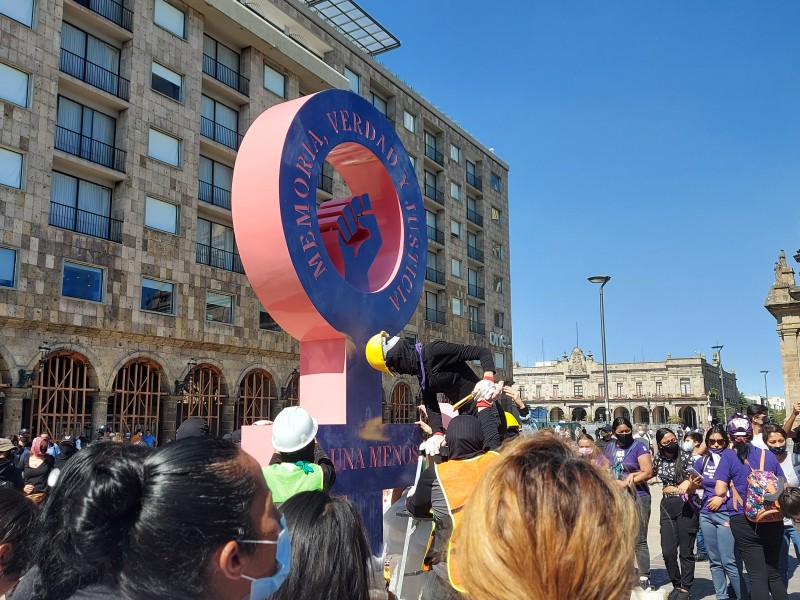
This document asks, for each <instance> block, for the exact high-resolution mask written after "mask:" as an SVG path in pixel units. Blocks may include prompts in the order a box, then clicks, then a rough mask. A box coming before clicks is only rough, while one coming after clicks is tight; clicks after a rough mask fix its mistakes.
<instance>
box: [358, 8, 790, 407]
mask: <svg viewBox="0 0 800 600" xmlns="http://www.w3.org/2000/svg"><path fill="white" fill-rule="evenodd" d="M361 4H362V6H363V7H364V8H365V9H366V10H367V11H369V12H370V13H371V14H372V15H373V16H374V17H376V18H377V19H378V20H380V21H381V22H382V23H383V24H384V25H385V26H386V27H387V28H388V29H389V30H390V31H391V32H392V33H394V34H395V35H396V36H397V37H398V38H400V40H401V41H402V43H403V45H402V46H401V47H400V48H399V49H397V50H393V51H391V52H389V53H387V54H385V55H382V56H380V57H379V60H380V61H381V62H382V63H384V64H385V65H386V66H387V67H388V68H389V69H391V70H392V71H393V72H395V73H396V74H397V75H399V76H400V77H401V78H402V79H404V80H405V81H407V82H408V83H410V84H411V85H412V86H413V87H414V88H415V89H416V90H418V91H419V92H420V93H421V94H422V95H423V96H425V97H426V98H427V99H429V100H430V101H431V102H433V103H434V104H436V105H437V106H439V107H440V108H442V109H443V110H444V111H445V112H446V113H447V114H449V115H450V116H451V117H452V118H453V119H455V120H456V121H457V122H459V123H460V124H461V125H462V126H464V127H465V128H466V129H467V130H468V131H469V132H470V133H471V134H472V135H474V136H475V137H476V138H478V139H479V140H480V141H481V142H482V143H484V144H485V145H486V146H488V147H492V148H494V149H495V151H496V153H497V154H498V155H499V156H500V157H501V158H502V159H503V160H505V161H506V162H507V163H508V164H509V165H510V166H511V174H510V183H509V189H510V204H511V207H510V218H511V267H512V307H513V310H512V316H513V349H514V359H515V360H517V361H519V362H521V363H523V364H526V363H532V362H533V361H535V360H541V359H542V341H544V351H545V357H546V358H547V359H553V358H555V357H557V356H559V355H560V354H561V353H562V351H565V350H566V351H570V350H571V349H572V347H573V346H574V345H575V328H576V327H575V324H576V323H577V324H578V326H579V329H580V345H581V346H582V347H583V348H584V350H592V351H593V352H594V353H595V356H596V357H597V359H598V360H599V359H600V332H599V316H598V312H599V311H598V293H597V287H596V286H593V285H592V284H590V283H588V282H587V281H586V277H588V276H590V275H595V274H604V275H611V276H612V280H611V282H610V283H609V284H608V285H607V286H606V288H605V300H606V302H605V304H606V333H607V336H606V338H607V345H608V359H609V362H619V361H631V360H633V359H634V357H635V358H636V360H641V359H642V357H644V359H645V360H663V359H664V358H665V357H666V355H667V353H671V354H672V356H674V357H678V356H691V355H693V353H694V352H695V351H700V352H703V353H706V354H707V356H709V357H710V354H711V350H710V346H712V345H714V344H715V343H717V342H719V343H721V344H724V346H725V348H724V350H723V354H722V356H723V364H724V365H725V367H726V368H730V369H735V370H736V372H737V376H738V381H739V389H740V390H741V391H743V392H745V393H763V390H764V380H763V376H762V375H761V374H760V373H759V371H760V370H762V369H768V370H769V376H768V377H769V378H768V382H769V392H770V395H771V396H772V395H782V394H783V382H782V378H781V364H780V355H779V350H778V339H777V335H776V333H775V325H776V324H775V320H774V319H773V318H772V316H770V314H769V313H768V312H767V311H766V310H765V309H764V308H763V303H764V299H765V297H766V294H767V291H768V288H769V286H770V285H771V283H772V281H773V280H774V272H773V265H774V262H775V260H776V259H777V256H778V252H779V250H780V249H781V248H785V249H786V251H787V254H789V255H790V262H791V264H792V265H793V266H794V267H797V266H798V265H797V264H796V263H794V261H793V260H792V259H791V255H793V254H794V253H795V252H796V251H797V249H798V248H799V247H800V33H798V32H799V31H800V2H768V3H765V2H752V1H747V2H743V1H738V0H737V1H729V2H719V1H713V2H712V1H701V2H697V1H695V0H693V1H688V0H683V1H677V0H675V1H670V2H663V1H659V2H656V1H652V0H651V1H638V2H630V1H629V2H619V1H617V2H612V1H611V0H606V1H602V2H592V1H588V0H585V1H574V0H548V1H546V2H545V1H531V2H518V3H517V2H515V3H494V4H493V3H487V2H475V1H473V0H466V1H460V2H455V1H453V0H448V1H445V0H439V1H434V2H432V1H430V0H404V1H403V2H386V1H385V0H361ZM512 5H513V6H514V7H515V8H514V9H513V11H511V12H506V10H505V7H508V6H512ZM495 7H497V10H494V9H495Z"/></svg>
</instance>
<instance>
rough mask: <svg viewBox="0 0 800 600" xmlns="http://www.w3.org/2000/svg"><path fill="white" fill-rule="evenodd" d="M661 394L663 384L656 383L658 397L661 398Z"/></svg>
mask: <svg viewBox="0 0 800 600" xmlns="http://www.w3.org/2000/svg"><path fill="white" fill-rule="evenodd" d="M661 394H662V388H661V382H660V381H656V396H661Z"/></svg>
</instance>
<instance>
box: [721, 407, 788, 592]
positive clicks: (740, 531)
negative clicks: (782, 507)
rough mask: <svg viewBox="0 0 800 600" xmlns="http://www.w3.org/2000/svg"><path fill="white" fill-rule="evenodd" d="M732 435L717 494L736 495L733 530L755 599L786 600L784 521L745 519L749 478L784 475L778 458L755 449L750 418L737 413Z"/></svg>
mask: <svg viewBox="0 0 800 600" xmlns="http://www.w3.org/2000/svg"><path fill="white" fill-rule="evenodd" d="M728 434H729V435H730V437H731V439H733V449H732V451H731V452H728V453H724V454H723V456H722V459H721V460H720V462H719V465H718V466H717V471H716V474H715V479H716V480H717V483H716V486H715V493H716V496H717V498H722V497H725V496H726V495H727V493H728V490H729V489H730V493H731V496H732V500H733V501H732V503H731V510H730V515H731V518H730V527H731V533H732V534H733V539H734V540H736V546H737V548H738V549H739V552H740V553H741V555H742V559H743V560H744V565H745V567H746V568H747V574H748V576H749V578H750V593H751V597H752V599H753V600H768V598H769V596H770V594H772V598H773V600H786V599H787V598H788V595H787V594H786V586H785V585H784V584H783V581H782V580H781V575H780V570H779V568H780V553H781V545H782V544H783V521H782V520H781V519H778V520H777V521H772V522H763V521H762V522H760V523H754V522H752V521H750V520H748V519H747V517H746V516H745V514H744V513H745V507H744V502H745V500H746V498H747V478H748V476H749V475H750V474H751V472H753V471H769V472H771V473H773V474H774V475H775V477H782V476H783V472H782V471H781V466H780V464H779V463H778V461H777V459H776V458H775V455H774V454H772V453H771V452H768V451H767V450H763V449H761V448H757V447H755V446H752V445H751V444H750V442H751V441H752V439H753V426H752V423H751V422H750V419H749V418H748V417H745V416H743V415H741V414H739V413H734V414H732V415H731V417H730V419H729V420H728Z"/></svg>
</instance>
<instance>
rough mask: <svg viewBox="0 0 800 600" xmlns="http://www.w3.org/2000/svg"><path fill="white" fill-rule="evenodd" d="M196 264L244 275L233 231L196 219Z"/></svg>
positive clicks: (223, 226) (217, 224)
mask: <svg viewBox="0 0 800 600" xmlns="http://www.w3.org/2000/svg"><path fill="white" fill-rule="evenodd" d="M197 262H198V263H200V264H203V265H211V266H212V267H218V268H220V269H225V270H227V271H236V272H237V273H244V268H243V267H242V261H241V259H240V258H239V252H238V251H237V250H236V240H235V239H234V237H233V229H231V228H230V227H226V226H225V225H220V224H219V223H214V222H212V221H207V220H205V219H197Z"/></svg>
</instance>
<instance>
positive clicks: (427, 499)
mask: <svg viewBox="0 0 800 600" xmlns="http://www.w3.org/2000/svg"><path fill="white" fill-rule="evenodd" d="M445 444H446V446H447V448H448V449H449V454H448V456H449V458H448V460H447V461H445V462H442V463H439V464H432V465H431V466H429V467H428V468H427V469H426V470H425V471H423V473H422V475H420V478H419V482H418V483H417V485H416V487H415V488H412V489H411V490H409V492H408V497H407V499H406V508H407V509H408V512H410V513H411V514H412V515H413V516H415V517H429V516H430V514H431V512H432V513H433V519H434V523H435V533H436V535H435V536H434V541H433V544H432V545H431V547H430V549H429V551H428V553H427V555H426V556H425V565H427V566H428V567H430V568H431V570H432V571H433V572H432V573H430V574H429V575H428V579H427V581H426V582H425V586H424V588H423V589H422V595H421V596H420V597H421V599H422V600H434V599H435V600H439V599H441V600H456V599H459V598H462V597H463V596H462V595H461V594H460V593H459V591H457V590H459V587H460V582H459V577H458V574H457V573H455V572H453V571H452V570H451V569H450V566H449V562H448V557H449V555H450V553H451V552H452V551H453V548H452V534H453V531H454V530H455V527H456V525H457V519H458V515H459V513H460V512H461V509H462V508H463V506H464V505H465V504H466V501H467V500H468V499H469V497H470V495H471V494H472V491H473V490H474V489H475V486H476V485H477V484H478V481H479V480H480V478H481V476H482V475H483V473H484V471H485V470H486V469H487V468H488V467H489V465H491V464H492V463H493V462H494V461H495V460H496V459H497V457H498V456H499V454H498V453H497V452H485V451H484V446H485V444H484V440H483V428H482V427H481V423H480V422H479V421H478V419H477V418H475V417H473V416H470V415H459V416H457V417H455V418H454V419H453V420H452V421H450V426H449V427H448V428H447V433H446V435H445Z"/></svg>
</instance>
